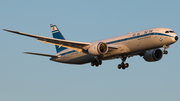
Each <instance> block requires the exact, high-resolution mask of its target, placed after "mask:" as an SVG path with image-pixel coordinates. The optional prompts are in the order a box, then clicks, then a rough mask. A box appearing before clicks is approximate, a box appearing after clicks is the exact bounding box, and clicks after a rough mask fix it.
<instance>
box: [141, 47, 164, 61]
mask: <svg viewBox="0 0 180 101" xmlns="http://www.w3.org/2000/svg"><path fill="white" fill-rule="evenodd" d="M162 56H163V52H162V51H161V50H160V49H152V50H149V51H146V52H145V53H144V57H143V58H144V60H146V61H148V62H154V61H159V60H160V59H161V58H162Z"/></svg>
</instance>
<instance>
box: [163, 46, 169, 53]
mask: <svg viewBox="0 0 180 101" xmlns="http://www.w3.org/2000/svg"><path fill="white" fill-rule="evenodd" d="M169 47H170V46H166V45H164V46H163V48H164V50H163V54H168V51H167V50H166V49H167V48H169Z"/></svg>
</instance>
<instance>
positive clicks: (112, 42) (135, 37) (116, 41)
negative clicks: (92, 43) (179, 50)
mask: <svg viewBox="0 0 180 101" xmlns="http://www.w3.org/2000/svg"><path fill="white" fill-rule="evenodd" d="M150 35H162V36H168V37H173V36H170V35H167V34H163V33H149V34H143V35H138V36H134V37H130V38H125V39H120V40H115V41H111V42H107V43H106V44H114V43H118V42H122V41H127V40H132V39H137V38H141V37H145V36H150ZM73 52H77V51H75V50H72V51H69V52H65V53H62V54H60V55H61V56H64V55H67V54H70V53H73Z"/></svg>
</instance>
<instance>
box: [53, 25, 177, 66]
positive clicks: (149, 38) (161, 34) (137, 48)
mask: <svg viewBox="0 0 180 101" xmlns="http://www.w3.org/2000/svg"><path fill="white" fill-rule="evenodd" d="M166 31H172V30H171V29H169V28H153V29H148V30H143V31H138V32H134V33H128V34H125V35H121V36H117V37H113V38H108V39H104V40H99V41H96V42H104V43H106V44H107V45H116V46H118V49H116V50H109V52H108V54H105V55H103V57H102V58H101V60H107V59H115V58H121V57H122V56H124V55H125V56H126V57H128V56H133V55H138V54H137V53H140V52H144V51H146V50H150V49H156V48H160V47H163V45H170V44H173V43H174V42H176V40H175V36H177V35H176V34H175V33H171V32H169V33H166ZM96 42H92V43H91V44H93V43H96ZM56 55H58V56H60V57H59V58H51V60H53V61H56V62H62V63H68V64H84V63H89V62H92V61H93V60H95V57H94V56H92V55H89V54H86V53H83V52H78V51H75V50H73V49H66V50H63V51H61V52H59V53H58V54H56Z"/></svg>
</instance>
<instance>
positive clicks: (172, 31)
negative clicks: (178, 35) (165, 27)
mask: <svg viewBox="0 0 180 101" xmlns="http://www.w3.org/2000/svg"><path fill="white" fill-rule="evenodd" d="M165 33H175V32H174V31H165Z"/></svg>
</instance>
